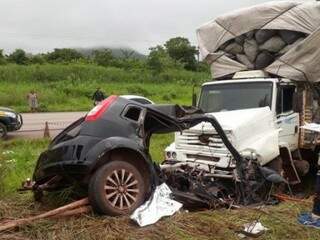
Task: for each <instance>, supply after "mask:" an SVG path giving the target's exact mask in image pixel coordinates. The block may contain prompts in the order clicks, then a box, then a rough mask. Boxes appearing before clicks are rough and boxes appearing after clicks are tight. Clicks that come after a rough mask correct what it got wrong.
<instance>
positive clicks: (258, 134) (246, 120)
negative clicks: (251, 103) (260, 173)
mask: <svg viewBox="0 0 320 240" xmlns="http://www.w3.org/2000/svg"><path fill="white" fill-rule="evenodd" d="M208 115H212V116H214V117H215V118H216V119H217V120H218V122H219V123H220V125H221V126H222V128H223V130H224V131H225V133H226V134H227V136H228V138H230V140H231V142H232V144H233V146H234V147H235V148H236V149H237V150H238V151H239V152H244V151H251V152H254V153H256V154H257V156H258V160H259V162H260V163H261V164H262V165H264V164H266V163H268V162H270V161H271V160H272V159H274V158H275V157H277V156H278V155H279V144H278V141H279V140H278V134H279V130H278V129H277V128H276V126H275V124H274V120H273V114H272V112H271V110H270V109H269V107H265V108H254V109H245V110H236V111H226V112H217V113H208ZM189 131H196V132H199V131H201V132H203V133H212V131H214V130H213V128H212V126H211V124H210V123H205V122H202V123H200V124H198V125H196V126H195V127H193V128H191V129H190V130H189Z"/></svg>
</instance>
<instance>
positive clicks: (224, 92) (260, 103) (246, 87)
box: [199, 82, 272, 112]
mask: <svg viewBox="0 0 320 240" xmlns="http://www.w3.org/2000/svg"><path fill="white" fill-rule="evenodd" d="M271 99H272V83H271V82H258V83H257V82H254V83H226V84H213V85H205V86H203V87H202V92H201V97H200V101H199V107H200V108H201V109H202V110H203V111H204V112H220V111H231V110H240V109H248V108H259V107H266V106H269V107H270V108H271Z"/></svg>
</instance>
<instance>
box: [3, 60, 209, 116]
mask: <svg viewBox="0 0 320 240" xmlns="http://www.w3.org/2000/svg"><path fill="white" fill-rule="evenodd" d="M208 79H209V74H208V73H198V72H190V71H185V70H167V71H165V72H162V73H159V74H155V73H153V72H151V71H149V70H140V69H133V70H124V69H117V68H105V67H99V66H95V65H81V64H71V65H59V64H55V65H50V64H47V65H39V66H38V65H31V66H17V65H6V66H0V84H1V94H0V105H2V106H6V107H12V108H14V109H16V110H17V111H20V112H27V111H29V109H28V106H27V100H26V95H27V93H28V92H29V91H30V90H35V91H36V92H37V93H38V98H39V103H40V110H41V111H82V110H84V111H86V110H88V109H90V108H91V107H92V100H91V96H92V94H93V92H94V91H95V89H96V88H97V87H98V86H100V87H101V88H102V90H103V91H104V92H105V93H106V94H107V95H111V94H116V95H121V94H135V95H142V96H145V97H148V98H150V99H151V100H153V101H155V102H157V103H167V102H175V103H179V104H189V105H190V104H191V95H192V86H193V85H194V84H197V85H200V84H201V83H202V82H204V81H206V80H208ZM17 85H19V87H17Z"/></svg>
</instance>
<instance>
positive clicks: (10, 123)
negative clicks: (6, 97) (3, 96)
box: [0, 107, 23, 132]
mask: <svg viewBox="0 0 320 240" xmlns="http://www.w3.org/2000/svg"><path fill="white" fill-rule="evenodd" d="M0 112H10V113H13V114H15V116H16V117H14V118H12V117H9V116H4V115H0V123H2V124H4V125H5V126H6V127H7V131H8V132H11V131H17V130H19V129H20V128H21V126H22V124H23V119H22V116H21V114H19V113H17V112H15V111H14V110H13V109H11V108H5V107H0Z"/></svg>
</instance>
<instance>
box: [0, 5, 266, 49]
mask: <svg viewBox="0 0 320 240" xmlns="http://www.w3.org/2000/svg"><path fill="white" fill-rule="evenodd" d="M261 2H266V0H241V1H239V0H229V1H227V0H224V1H215V0H112V1H111V0H28V1H26V0H1V2H0V36H1V37H0V49H1V48H3V49H5V51H6V52H10V51H12V50H14V49H16V48H24V49H26V50H27V51H29V52H41V51H49V50H52V49H53V48H56V47H92V46H109V47H116V46H128V47H132V48H134V49H137V50H138V51H140V52H142V53H146V52H148V48H149V47H151V46H155V45H157V44H163V43H164V42H165V41H166V40H167V39H169V38H171V37H176V36H184V37H187V38H189V39H190V40H191V41H192V43H193V44H196V36H195V30H196V28H197V27H199V26H200V25H201V24H203V23H205V22H207V21H209V20H211V19H213V18H215V17H217V16H218V15H220V14H223V13H225V12H227V11H230V10H233V9H236V8H239V7H244V6H250V5H254V4H258V3H261Z"/></svg>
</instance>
